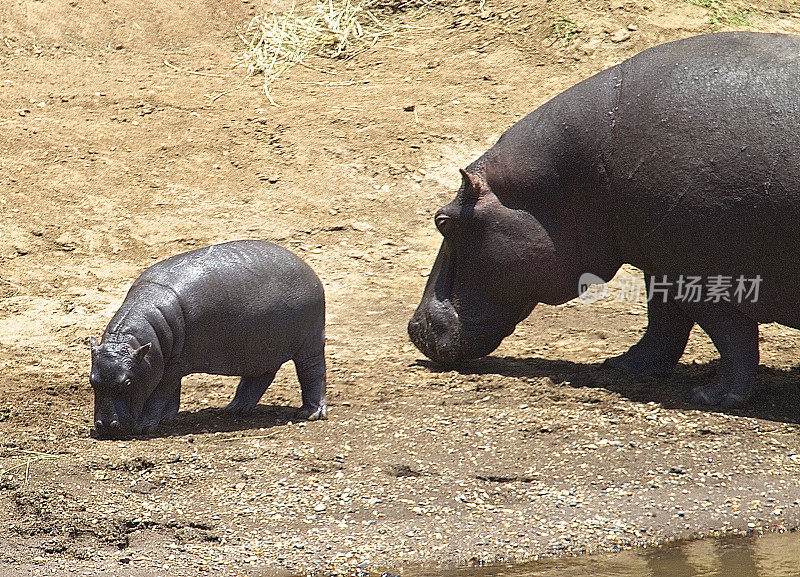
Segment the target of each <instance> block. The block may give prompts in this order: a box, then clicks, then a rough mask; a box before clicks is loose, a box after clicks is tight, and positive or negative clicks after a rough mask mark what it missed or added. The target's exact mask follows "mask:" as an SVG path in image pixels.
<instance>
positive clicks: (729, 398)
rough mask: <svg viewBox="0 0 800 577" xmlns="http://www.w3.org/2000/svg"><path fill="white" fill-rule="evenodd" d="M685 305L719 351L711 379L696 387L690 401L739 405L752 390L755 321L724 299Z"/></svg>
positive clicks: (704, 403)
mask: <svg viewBox="0 0 800 577" xmlns="http://www.w3.org/2000/svg"><path fill="white" fill-rule="evenodd" d="M684 306H686V307H687V310H688V311H689V312H690V314H692V316H693V317H694V318H695V319H696V320H697V323H698V324H699V325H700V326H701V327H702V328H703V330H704V331H705V332H706V333H707V334H708V336H709V337H711V340H712V341H713V342H714V346H715V347H717V350H718V351H719V354H720V367H719V370H718V371H717V375H716V378H715V379H714V382H712V383H710V384H708V385H701V386H698V387H695V388H694V389H693V390H692V392H691V395H690V397H689V399H690V401H691V402H692V403H696V404H703V405H720V406H722V407H723V408H726V409H730V408H734V407H741V406H742V405H744V404H745V403H746V402H747V400H748V398H749V397H750V394H751V393H752V391H753V384H754V383H755V377H756V370H757V369H758V358H759V356H758V323H757V322H756V321H754V320H753V319H751V318H750V317H748V316H746V315H745V314H743V313H742V312H740V311H738V310H736V309H735V308H734V307H733V306H732V305H731V304H730V303H726V302H719V303H689V304H686V305H684Z"/></svg>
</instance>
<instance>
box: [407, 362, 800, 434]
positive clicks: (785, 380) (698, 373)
mask: <svg viewBox="0 0 800 577" xmlns="http://www.w3.org/2000/svg"><path fill="white" fill-rule="evenodd" d="M415 364H416V365H417V366H422V367H425V368H427V369H428V370H430V371H431V372H435V373H441V372H447V371H449V370H452V369H448V368H443V367H440V366H438V365H436V364H434V363H432V362H431V361H429V360H427V359H424V360H422V359H421V360H418V361H416V363H415ZM718 365H719V361H712V362H710V363H680V364H679V365H678V366H677V368H676V369H675V372H674V373H673V374H672V375H671V376H670V377H648V376H637V375H631V374H629V373H625V372H623V371H619V370H617V369H612V368H610V367H607V366H605V365H604V364H603V363H576V362H572V361H566V360H551V359H541V358H517V357H491V356H490V357H484V358H481V359H476V360H473V361H468V362H466V363H464V364H463V365H462V366H460V367H458V368H457V369H455V370H457V372H459V373H460V374H462V375H491V374H496V375H502V376H506V377H513V378H518V379H522V380H528V379H530V380H534V379H535V380H539V379H542V378H549V379H550V380H552V381H553V382H554V383H560V384H562V385H568V386H570V387H574V388H600V389H605V390H607V391H609V392H612V393H616V394H618V395H620V396H622V397H625V398H627V399H629V400H632V401H636V402H642V403H649V402H655V403H658V404H660V405H661V406H663V407H665V408H668V409H698V410H706V411H709V412H717V413H725V414H730V415H738V416H745V417H754V418H758V419H766V420H769V421H778V422H784V423H800V367H793V368H791V369H789V370H782V369H775V368H771V367H765V366H763V365H762V366H759V368H758V374H757V375H756V389H755V392H754V394H753V396H752V398H751V399H750V401H749V403H748V405H747V406H746V407H744V408H742V409H730V410H726V409H721V408H719V407H702V406H697V405H693V404H691V403H689V402H688V400H687V399H688V396H689V391H690V390H691V389H692V388H694V387H696V386H698V385H702V384H704V383H707V382H708V381H709V380H710V379H712V378H713V377H714V375H715V373H716V370H717V366H718Z"/></svg>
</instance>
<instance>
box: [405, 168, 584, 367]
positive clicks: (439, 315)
mask: <svg viewBox="0 0 800 577" xmlns="http://www.w3.org/2000/svg"><path fill="white" fill-rule="evenodd" d="M475 172H478V174H473V173H468V172H466V171H463V170H462V171H461V173H462V176H463V183H462V186H461V188H460V189H459V191H458V194H457V196H456V198H455V200H453V202H451V203H450V204H448V205H446V206H444V207H443V208H441V209H440V210H439V211H438V212H437V213H436V216H435V221H436V227H437V228H438V229H439V231H440V232H441V234H442V236H443V237H444V241H443V242H442V246H441V249H440V250H439V254H438V256H437V257H436V262H435V263H434V265H433V269H432V271H431V274H430V277H429V279H428V284H427V286H426V287H425V292H424V294H423V296H422V301H421V302H420V304H419V306H418V307H417V310H416V312H415V313H414V316H413V317H412V318H411V320H410V321H409V323H408V334H409V336H410V337H411V340H412V341H413V342H414V344H415V345H416V346H417V348H419V350H421V351H422V352H423V353H424V354H425V355H426V356H428V357H430V358H431V359H432V360H434V361H436V362H438V363H441V364H444V365H454V364H457V363H458V362H460V361H463V360H466V359H473V358H477V357H481V356H484V355H487V354H489V353H491V352H492V351H493V350H494V349H495V348H497V346H498V345H499V344H500V342H501V341H502V340H503V339H504V338H505V337H507V336H508V335H510V334H511V333H512V332H513V331H514V328H515V326H516V325H517V323H519V322H521V321H522V320H524V319H525V317H527V316H528V315H529V314H530V313H531V311H532V310H533V308H534V306H536V304H537V303H539V302H544V303H548V304H560V303H563V302H566V301H568V300H570V299H571V298H574V297H576V296H577V289H578V279H579V277H580V265H579V259H578V258H576V252H577V249H576V244H575V235H574V228H572V229H571V227H570V223H569V222H568V221H569V220H570V218H571V217H570V216H569V211H568V210H567V211H563V210H561V209H562V208H563V207H562V206H561V204H562V203H561V201H560V200H559V198H558V194H557V192H556V193H554V192H553V190H552V189H551V190H535V191H533V194H530V193H526V194H524V195H522V194H519V193H517V192H516V191H514V190H511V188H510V187H508V186H505V185H504V181H503V180H501V179H495V181H494V182H493V183H492V186H490V184H489V181H487V178H486V176H485V171H475ZM536 180H537V181H538V182H540V183H544V185H545V186H544V188H547V183H548V182H549V180H548V179H547V178H537V179H536ZM529 181H530V180H529ZM553 186H555V185H553ZM544 197H549V199H544ZM534 215H535V216H534ZM565 215H566V216H565Z"/></svg>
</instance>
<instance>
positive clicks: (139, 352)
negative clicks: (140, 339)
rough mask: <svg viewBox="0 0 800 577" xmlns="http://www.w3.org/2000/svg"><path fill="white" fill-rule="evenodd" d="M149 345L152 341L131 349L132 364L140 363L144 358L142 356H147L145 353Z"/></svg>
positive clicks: (148, 350) (148, 349)
mask: <svg viewBox="0 0 800 577" xmlns="http://www.w3.org/2000/svg"><path fill="white" fill-rule="evenodd" d="M151 345H152V343H146V344H144V345H142V346H141V347H139V348H138V349H134V350H133V353H132V356H133V364H134V365H138V364H139V363H141V362H142V361H143V360H144V358H145V357H146V356H147V353H149V352H150V346H151Z"/></svg>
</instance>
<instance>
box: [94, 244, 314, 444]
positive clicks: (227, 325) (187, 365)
mask: <svg viewBox="0 0 800 577" xmlns="http://www.w3.org/2000/svg"><path fill="white" fill-rule="evenodd" d="M91 345H92V346H91V349H92V368H91V375H90V382H91V385H92V388H93V389H94V398H95V403H94V421H95V430H96V432H97V434H98V435H99V436H101V437H115V436H122V435H127V434H130V433H151V432H153V431H155V430H156V428H157V427H158V425H159V423H161V422H162V421H168V420H170V419H173V418H174V417H175V416H176V415H177V413H178V407H179V404H180V389H181V378H182V377H183V376H185V375H188V374H190V373H209V374H216V375H232V376H241V377H242V379H241V381H240V382H239V386H238V388H237V390H236V394H235V396H234V398H233V400H232V401H231V403H230V404H229V405H228V406H227V407H226V410H227V411H229V412H231V413H234V414H243V413H247V412H249V411H251V410H252V409H253V408H254V407H255V406H256V404H257V403H258V401H259V399H260V398H261V396H262V395H263V393H264V391H265V390H266V389H267V387H268V386H269V385H270V383H271V382H272V379H273V378H274V376H275V373H276V372H277V370H278V369H279V368H280V366H281V365H282V364H283V363H285V362H286V361H288V360H292V361H294V364H295V367H296V369H297V376H298V379H299V381H300V386H301V390H302V398H303V407H302V409H301V414H302V416H303V417H304V418H307V419H309V420H314V419H325V418H327V405H326V401H325V297H324V293H323V288H322V283H321V282H320V280H319V278H318V277H317V275H316V274H314V271H312V270H311V268H310V267H309V266H308V265H307V264H305V263H304V262H303V261H302V260H300V258H298V257H297V256H295V255H294V254H292V253H291V252H289V251H288V250H286V249H284V248H281V247H279V246H276V245H274V244H271V243H269V242H265V241H256V240H243V241H236V242H229V243H225V244H219V245H213V246H209V247H207V248H202V249H198V250H193V251H190V252H187V253H183V254H179V255H176V256H173V257H171V258H168V259H166V260H164V261H161V262H159V263H156V264H155V265H153V266H151V267H150V268H148V269H146V270H145V271H144V272H143V273H142V275H141V276H140V277H139V278H138V279H136V281H134V283H133V285H132V286H131V288H130V290H129V291H128V294H127V296H126V297H125V301H124V302H123V303H122V306H121V307H120V309H119V311H117V313H116V314H115V315H114V317H113V318H112V319H111V322H109V324H108V327H107V328H106V330H105V333H104V334H103V339H102V343H98V342H97V340H96V339H94V338H92V342H91Z"/></svg>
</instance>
